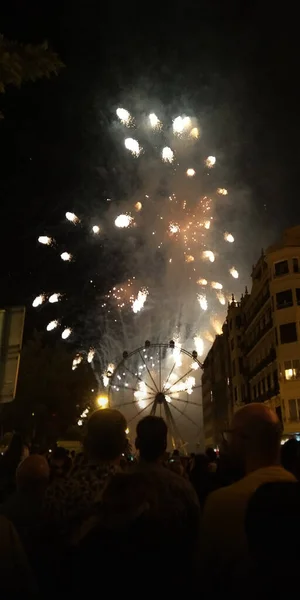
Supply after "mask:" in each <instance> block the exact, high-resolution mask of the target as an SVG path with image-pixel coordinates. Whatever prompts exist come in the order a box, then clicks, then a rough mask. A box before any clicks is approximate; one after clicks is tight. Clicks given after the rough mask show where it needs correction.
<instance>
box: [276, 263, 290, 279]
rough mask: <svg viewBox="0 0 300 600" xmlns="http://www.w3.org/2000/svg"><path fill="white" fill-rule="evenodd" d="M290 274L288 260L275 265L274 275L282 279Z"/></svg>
mask: <svg viewBox="0 0 300 600" xmlns="http://www.w3.org/2000/svg"><path fill="white" fill-rule="evenodd" d="M288 272H289V264H288V261H287V260H282V261H280V262H277V263H275V264H274V275H275V277H280V276H281V275H286V274H287V273H288Z"/></svg>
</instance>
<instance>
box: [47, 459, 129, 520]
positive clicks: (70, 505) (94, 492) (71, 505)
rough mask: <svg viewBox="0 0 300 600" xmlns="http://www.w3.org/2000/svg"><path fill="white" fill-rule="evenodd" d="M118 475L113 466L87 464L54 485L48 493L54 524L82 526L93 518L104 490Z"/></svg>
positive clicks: (48, 508) (50, 518)
mask: <svg viewBox="0 0 300 600" xmlns="http://www.w3.org/2000/svg"><path fill="white" fill-rule="evenodd" d="M117 471H118V468H117V467H116V466H114V465H111V464H106V463H100V464H94V463H87V464H82V465H79V466H77V467H75V468H74V469H72V470H71V472H70V474H69V476H68V477H67V478H66V479H62V480H58V481H55V482H53V483H52V484H51V485H50V486H49V487H48V490H47V492H46V497H45V501H44V512H45V516H46V518H47V519H48V520H49V521H50V522H52V523H57V524H59V523H66V521H67V522H70V521H77V522H80V521H82V520H83V519H85V518H86V517H89V516H90V515H91V514H92V512H93V508H94V506H95V505H96V503H97V501H98V500H99V498H100V496H101V493H102V491H103V488H104V486H105V485H106V483H107V482H108V481H109V479H110V477H111V476H113V475H114V474H115V473H116V472H117Z"/></svg>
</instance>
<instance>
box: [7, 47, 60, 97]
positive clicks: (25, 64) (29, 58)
mask: <svg viewBox="0 0 300 600" xmlns="http://www.w3.org/2000/svg"><path fill="white" fill-rule="evenodd" d="M63 66H64V65H63V63H62V61H61V60H60V58H59V56H58V54H56V52H53V50H51V49H50V48H49V47H48V44H47V42H44V43H43V44H36V45H33V44H21V43H19V42H16V41H10V40H7V39H6V38H5V37H3V36H2V35H0V92H1V93H4V92H5V90H6V87H7V86H8V85H14V86H20V85H21V84H22V83H24V82H26V81H36V80H37V79H41V78H43V77H50V76H51V75H57V73H58V72H59V70H60V69H61V68H62V67H63Z"/></svg>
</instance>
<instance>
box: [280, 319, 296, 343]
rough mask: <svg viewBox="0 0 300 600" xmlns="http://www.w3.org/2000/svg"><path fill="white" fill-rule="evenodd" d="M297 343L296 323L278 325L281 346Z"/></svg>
mask: <svg viewBox="0 0 300 600" xmlns="http://www.w3.org/2000/svg"><path fill="white" fill-rule="evenodd" d="M296 341H297V329H296V323H285V324H284V325H280V342H281V344H291V343H292V342H296Z"/></svg>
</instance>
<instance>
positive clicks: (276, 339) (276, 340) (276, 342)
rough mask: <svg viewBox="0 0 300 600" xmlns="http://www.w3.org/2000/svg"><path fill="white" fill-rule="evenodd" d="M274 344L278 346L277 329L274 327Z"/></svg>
mask: <svg viewBox="0 0 300 600" xmlns="http://www.w3.org/2000/svg"><path fill="white" fill-rule="evenodd" d="M275 344H276V346H278V335H277V327H275Z"/></svg>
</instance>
